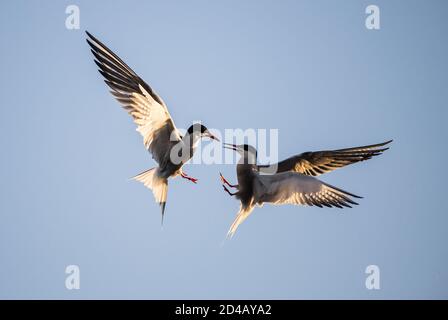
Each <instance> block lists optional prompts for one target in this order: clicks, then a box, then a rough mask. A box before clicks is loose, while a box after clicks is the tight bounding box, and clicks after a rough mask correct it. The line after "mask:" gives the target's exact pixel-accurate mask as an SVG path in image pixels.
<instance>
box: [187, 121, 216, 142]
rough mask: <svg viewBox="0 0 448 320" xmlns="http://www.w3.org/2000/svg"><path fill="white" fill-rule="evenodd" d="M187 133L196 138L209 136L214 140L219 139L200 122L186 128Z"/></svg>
mask: <svg viewBox="0 0 448 320" xmlns="http://www.w3.org/2000/svg"><path fill="white" fill-rule="evenodd" d="M187 132H188V134H189V135H190V136H192V137H197V138H209V139H212V140H216V141H219V139H218V138H217V137H216V136H214V135H213V134H212V133H211V132H210V131H209V130H208V129H207V127H206V126H204V125H202V124H200V123H194V124H192V125H191V126H190V128H188V130H187Z"/></svg>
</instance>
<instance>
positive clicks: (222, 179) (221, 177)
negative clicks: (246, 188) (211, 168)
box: [219, 172, 237, 188]
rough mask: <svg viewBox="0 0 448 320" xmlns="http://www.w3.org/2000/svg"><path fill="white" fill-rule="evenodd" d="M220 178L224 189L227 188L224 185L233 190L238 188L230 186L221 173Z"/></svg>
mask: <svg viewBox="0 0 448 320" xmlns="http://www.w3.org/2000/svg"><path fill="white" fill-rule="evenodd" d="M219 178H220V179H221V182H222V183H223V187H224V188H226V187H225V186H224V184H226V185H228V186H229V187H231V188H236V187H237V185H234V184H230V182H229V181H227V179H226V178H224V176H223V175H222V173H221V172H220V173H219Z"/></svg>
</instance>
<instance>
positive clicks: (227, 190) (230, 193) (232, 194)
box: [222, 185, 237, 196]
mask: <svg viewBox="0 0 448 320" xmlns="http://www.w3.org/2000/svg"><path fill="white" fill-rule="evenodd" d="M222 187H223V188H224V191H225V192H227V193H228V194H229V195H230V196H234V195H236V194H237V193H236V192H235V193H232V192H230V191H229V189H227V188H226V186H225V185H222Z"/></svg>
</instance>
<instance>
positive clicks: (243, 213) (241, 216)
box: [227, 205, 254, 238]
mask: <svg viewBox="0 0 448 320" xmlns="http://www.w3.org/2000/svg"><path fill="white" fill-rule="evenodd" d="M253 209H254V206H252V205H250V206H247V207H243V206H241V207H240V211H239V212H238V214H237V216H236V218H235V220H234V221H233V223H232V225H231V226H230V229H229V232H227V237H228V238H232V237H233V235H234V234H235V231H236V229H238V226H239V225H240V224H241V223H242V222H243V221H244V220H246V218H247V217H248V216H249V215H250V214H251V213H252V210H253Z"/></svg>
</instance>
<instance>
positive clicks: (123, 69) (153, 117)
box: [86, 31, 219, 223]
mask: <svg viewBox="0 0 448 320" xmlns="http://www.w3.org/2000/svg"><path fill="white" fill-rule="evenodd" d="M86 33H87V36H88V38H87V43H88V44H89V45H90V47H91V51H92V53H93V55H94V57H95V63H96V65H97V66H98V68H99V69H98V71H99V72H100V73H101V75H102V76H103V77H104V81H105V82H106V84H107V85H108V86H109V87H110V88H111V91H110V92H111V93H112V95H113V96H114V97H115V98H116V99H117V100H118V102H119V103H120V104H121V105H122V107H123V108H124V109H125V110H126V111H127V112H128V113H129V114H130V115H131V116H132V118H133V119H134V122H135V124H136V125H137V131H138V132H139V133H140V134H141V135H142V136H143V143H144V145H145V148H146V149H148V151H149V152H150V153H151V154H152V157H153V159H154V160H155V161H156V162H157V163H158V166H157V167H155V168H152V169H149V170H146V171H144V172H142V173H140V174H139V175H137V176H135V177H134V178H133V179H135V180H137V181H140V182H142V183H143V184H144V185H145V186H146V187H148V188H149V189H151V190H152V192H153V194H154V198H155V200H156V202H157V203H158V204H159V205H160V207H161V212H162V223H163V217H164V212H165V205H166V199H167V192H168V178H170V177H175V176H178V175H180V176H181V177H183V178H185V179H188V180H190V181H192V182H194V183H196V182H197V179H195V178H192V177H190V176H188V175H187V174H186V173H185V172H183V170H182V166H183V165H184V164H185V162H187V161H188V160H189V159H190V158H191V157H192V156H193V153H194V151H195V149H196V147H197V144H198V143H199V142H200V140H201V139H202V138H205V137H207V138H210V139H214V140H218V139H217V138H216V137H215V136H214V135H213V134H211V133H210V131H209V130H208V129H207V128H206V127H205V126H204V125H202V124H199V123H196V124H193V125H191V126H190V128H189V129H188V130H187V132H186V134H185V135H184V136H182V135H181V134H180V133H179V131H178V129H177V128H176V126H175V125H174V121H173V119H172V118H171V116H170V113H169V112H168V108H167V106H166V104H165V103H164V102H163V100H162V99H161V98H160V97H159V96H158V95H157V93H155V91H154V90H152V88H151V87H150V86H149V85H148V84H147V83H146V82H145V81H143V80H142V79H141V78H140V77H139V76H138V75H137V74H136V73H135V72H134V71H133V70H132V69H131V68H130V67H129V66H128V65H127V64H126V63H124V62H123V60H121V59H120V58H119V57H118V56H117V55H116V54H115V53H113V52H112V51H111V50H110V49H109V48H108V47H106V46H105V45H104V44H103V43H101V42H100V41H99V40H98V39H97V38H95V37H94V36H93V35H91V34H90V33H89V32H87V31H86ZM218 141H219V140H218Z"/></svg>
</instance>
